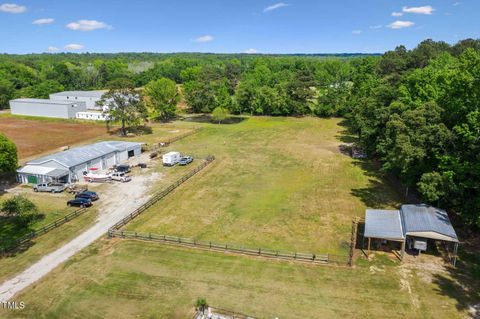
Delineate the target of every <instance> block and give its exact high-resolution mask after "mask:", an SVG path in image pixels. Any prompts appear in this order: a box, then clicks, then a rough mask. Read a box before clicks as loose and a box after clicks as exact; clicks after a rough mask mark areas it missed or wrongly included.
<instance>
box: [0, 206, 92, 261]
mask: <svg viewBox="0 0 480 319" xmlns="http://www.w3.org/2000/svg"><path fill="white" fill-rule="evenodd" d="M86 211H87V209H86V208H80V209H77V210H75V211H73V212H71V213H70V214H68V215H65V216H64V217H62V218H59V219H57V220H55V221H53V222H51V223H50V224H48V225H45V226H43V227H42V228H39V229H36V230H34V231H32V232H30V233H28V234H25V235H24V236H22V237H20V238H19V239H17V240H16V241H15V242H14V243H13V244H12V245H10V247H6V248H2V249H1V250H0V255H5V254H8V253H10V252H12V251H14V250H16V249H17V248H19V247H21V246H23V245H25V244H27V243H28V242H30V240H32V239H33V238H36V237H38V236H41V235H44V234H46V233H48V232H49V231H51V230H53V229H55V228H57V227H60V226H62V225H63V224H65V223H66V222H69V221H71V220H72V219H74V218H76V217H78V216H80V215H82V214H83V213H85V212H86Z"/></svg>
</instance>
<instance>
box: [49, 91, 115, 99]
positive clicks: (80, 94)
mask: <svg viewBox="0 0 480 319" xmlns="http://www.w3.org/2000/svg"><path fill="white" fill-rule="evenodd" d="M105 92H106V91H64V92H58V93H52V94H50V95H51V96H78V97H97V98H101V97H102V95H103V94H105Z"/></svg>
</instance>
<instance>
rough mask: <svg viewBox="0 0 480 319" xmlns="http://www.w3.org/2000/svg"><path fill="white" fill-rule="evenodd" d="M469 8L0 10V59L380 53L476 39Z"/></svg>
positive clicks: (65, 1)
mask: <svg viewBox="0 0 480 319" xmlns="http://www.w3.org/2000/svg"><path fill="white" fill-rule="evenodd" d="M479 13H480V1H479V0H458V1H457V0H426V1H413V0H412V1H407V0H405V1H403V0H336V1H330V0H329V1H326V0H316V1H314V0H283V1H276V0H273V1H266V0H176V1H173V0H169V1H165V0H137V1H127V0H116V1H114V0H96V1H92V0H82V1H72V0H49V1H47V0H35V1H33V0H32V1H26V0H25V1H17V0H7V2H2V0H0V52H6V53H32V52H35V53H40V52H47V51H50V52H63V51H69V52H70V51H71V52H87V51H88V52H143V51H148V52H218V53H232V52H259V53H337V52H384V51H385V50H390V49H393V48H395V46H397V45H399V44H404V45H406V46H407V47H408V48H412V47H414V46H415V45H416V44H417V43H418V42H420V41H421V40H423V39H426V38H432V39H434V40H443V41H447V42H449V43H455V42H457V41H458V40H460V39H463V38H467V37H472V38H479V37H480V19H479V18H478V14H479Z"/></svg>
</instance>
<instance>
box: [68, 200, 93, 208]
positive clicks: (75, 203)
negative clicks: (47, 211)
mask: <svg viewBox="0 0 480 319" xmlns="http://www.w3.org/2000/svg"><path fill="white" fill-rule="evenodd" d="M92 205H93V204H92V201H91V200H89V199H86V198H75V199H72V200H69V201H68V202H67V206H69V207H70V206H76V207H82V208H83V207H90V206H92Z"/></svg>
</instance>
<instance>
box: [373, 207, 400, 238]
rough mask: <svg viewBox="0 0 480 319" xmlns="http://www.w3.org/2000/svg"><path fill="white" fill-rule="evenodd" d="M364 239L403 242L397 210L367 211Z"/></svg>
mask: <svg viewBox="0 0 480 319" xmlns="http://www.w3.org/2000/svg"><path fill="white" fill-rule="evenodd" d="M365 237H372V238H385V239H390V240H399V241H403V240H404V239H405V236H404V233H403V227H402V221H401V218H400V212H399V211H398V210H382V209H367V210H366V212H365Z"/></svg>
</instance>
